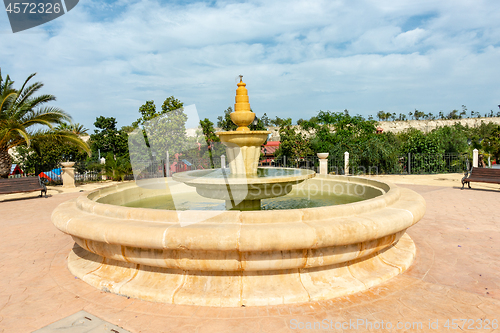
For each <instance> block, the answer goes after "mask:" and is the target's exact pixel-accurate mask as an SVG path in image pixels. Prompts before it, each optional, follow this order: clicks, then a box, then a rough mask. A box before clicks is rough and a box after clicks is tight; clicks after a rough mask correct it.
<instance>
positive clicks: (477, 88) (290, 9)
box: [0, 0, 500, 129]
mask: <svg viewBox="0 0 500 333" xmlns="http://www.w3.org/2000/svg"><path fill="white" fill-rule="evenodd" d="M0 15H2V16H1V17H0V44H1V45H2V47H0V67H1V69H2V74H3V75H6V74H9V75H10V76H11V78H13V79H14V80H15V81H16V83H17V84H19V85H20V84H21V83H22V81H24V79H25V78H26V77H27V76H28V75H29V74H30V73H33V72H37V73H38V74H37V76H36V77H35V78H36V79H37V80H38V81H42V82H43V83H45V87H44V90H43V92H45V93H51V94H54V95H55V96H56V97H57V101H56V102H55V103H54V105H56V106H58V107H61V108H63V109H64V110H66V111H67V112H69V113H70V114H71V115H72V116H73V118H74V121H75V122H79V123H81V124H84V125H85V126H86V127H87V128H90V129H93V122H94V121H95V118H96V117H98V116H100V115H104V116H112V117H115V118H117V120H118V124H119V126H123V125H129V124H131V123H132V121H134V120H136V119H137V118H138V116H139V113H138V108H139V107H140V106H141V105H142V104H144V103H145V101H147V100H154V101H155V104H156V105H157V108H160V107H161V104H162V103H163V101H164V100H165V98H166V97H168V96H171V95H174V96H175V97H176V98H178V99H180V100H181V101H183V102H184V103H185V104H186V105H190V104H195V105H196V108H197V110H198V113H199V116H200V118H205V117H208V118H210V119H211V120H212V121H215V120H216V118H217V116H218V115H221V114H222V113H223V111H224V110H225V109H226V108H227V107H228V106H232V105H233V103H234V94H235V89H236V85H235V79H236V77H237V76H238V75H239V74H242V75H244V81H245V82H246V83H247V88H248V90H249V94H250V104H251V106H252V109H253V110H254V112H256V113H257V116H260V115H262V114H263V113H267V115H268V116H271V117H274V116H280V117H292V118H293V119H294V121H296V120H297V119H299V118H305V119H306V118H310V117H311V116H313V115H315V114H316V113H317V111H319V110H330V111H342V110H344V109H348V110H349V111H350V112H351V114H361V115H363V116H368V115H370V114H371V115H375V114H376V113H377V111H379V110H384V111H386V112H391V113H392V112H395V113H398V114H399V113H405V114H407V113H408V112H410V111H414V109H418V110H420V111H423V112H426V113H429V112H432V113H434V114H437V113H439V111H443V112H445V113H447V112H449V111H451V110H452V109H461V106H462V105H466V106H467V108H468V109H469V111H470V110H474V111H479V112H481V113H483V114H484V113H485V112H489V111H490V110H494V111H495V113H496V112H497V111H498V107H497V105H498V104H500V84H499V81H500V66H499V60H500V4H499V3H498V1H495V0H490V1H486V0H476V1H469V0H468V1H464V0H453V1H449V0H441V1H435V0H433V1H427V0H420V1H418V0H411V1H410V0H399V1H393V0H357V1H344V0H338V1H336V0H329V1H314V0H308V1H301V0H286V1H282V0H267V1H155V0H146V1H128V0H117V1H97V0H80V3H79V4H78V5H77V6H76V7H75V8H74V9H73V10H71V11H70V12H68V13H67V14H65V15H64V16H62V17H60V18H58V19H56V20H54V21H52V22H50V23H48V24H45V25H42V26H39V27H35V28H32V29H30V30H26V31H24V32H19V33H16V34H13V33H12V32H11V30H10V26H9V23H8V19H7V14H6V13H5V12H4V13H3V14H0Z"/></svg>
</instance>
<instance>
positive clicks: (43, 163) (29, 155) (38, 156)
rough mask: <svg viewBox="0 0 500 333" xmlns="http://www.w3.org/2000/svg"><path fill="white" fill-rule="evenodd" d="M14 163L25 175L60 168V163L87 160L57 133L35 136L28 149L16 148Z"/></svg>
mask: <svg viewBox="0 0 500 333" xmlns="http://www.w3.org/2000/svg"><path fill="white" fill-rule="evenodd" d="M16 152H17V156H16V158H15V162H16V163H18V164H19V165H21V169H23V171H24V172H27V173H35V174H38V173H40V172H42V171H50V170H52V169H54V168H58V167H60V162H64V161H73V162H77V163H78V162H83V161H85V160H86V159H87V157H88V155H87V153H86V152H84V151H81V149H80V148H79V147H78V146H77V145H74V144H71V143H68V142H66V141H65V140H64V139H63V135H61V134H60V132H58V131H54V132H51V133H47V134H46V135H44V136H41V135H40V136H36V137H34V138H32V139H31V145H30V147H27V146H25V145H22V146H18V147H17V148H16Z"/></svg>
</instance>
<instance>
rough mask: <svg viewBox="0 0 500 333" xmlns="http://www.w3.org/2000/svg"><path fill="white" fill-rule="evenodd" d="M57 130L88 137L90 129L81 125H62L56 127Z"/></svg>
mask: <svg viewBox="0 0 500 333" xmlns="http://www.w3.org/2000/svg"><path fill="white" fill-rule="evenodd" d="M56 129H57V130H61V131H69V132H73V133H75V134H76V135H88V133H87V131H88V130H89V129H88V128H85V126H84V125H82V124H80V123H74V124H73V123H69V124H68V123H62V124H60V125H59V126H57V127H56Z"/></svg>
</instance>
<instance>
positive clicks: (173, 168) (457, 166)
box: [14, 154, 471, 185]
mask: <svg viewBox="0 0 500 333" xmlns="http://www.w3.org/2000/svg"><path fill="white" fill-rule="evenodd" d="M352 161H355V159H352V160H351V162H350V166H349V174H354V175H365V174H433V173H462V172H465V171H466V170H469V169H470V166H471V163H470V161H469V159H468V156H467V155H466V154H462V155H461V154H435V155H428V154H408V155H405V156H401V157H399V159H398V161H397V163H395V164H394V165H393V166H392V167H390V168H389V171H383V172H382V171H381V170H382V168H381V167H380V166H378V165H356V164H354V163H352ZM225 164H226V167H227V166H228V162H227V160H226V162H225ZM212 165H213V167H214V168H220V167H221V158H220V156H216V157H214V158H213V159H212V161H210V159H209V158H195V159H193V158H191V159H180V160H175V161H167V160H155V161H144V162H143V168H141V170H139V171H140V172H136V176H137V177H138V179H141V178H156V177H169V176H172V175H173V174H174V173H177V172H183V171H190V170H203V169H211V168H212ZM259 166H260V167H282V168H298V169H310V170H314V171H316V172H318V171H319V158H318V157H317V156H306V157H301V158H290V157H287V156H280V157H276V158H269V157H266V158H264V157H262V158H261V159H260V161H259ZM385 169H387V166H385ZM328 173H329V174H336V175H343V174H345V170H344V159H343V158H334V157H329V158H328ZM25 176H26V175H25V174H19V175H15V176H14V177H25ZM107 179H108V177H107V176H106V173H105V171H104V165H102V164H98V163H95V162H93V163H84V162H83V163H78V164H75V183H78V184H81V183H88V182H98V181H103V180H107ZM133 179H134V175H133V174H129V175H126V176H125V180H133ZM44 182H45V183H46V184H48V185H61V184H62V179H61V177H60V176H58V177H52V178H50V179H46V178H45V179H44Z"/></svg>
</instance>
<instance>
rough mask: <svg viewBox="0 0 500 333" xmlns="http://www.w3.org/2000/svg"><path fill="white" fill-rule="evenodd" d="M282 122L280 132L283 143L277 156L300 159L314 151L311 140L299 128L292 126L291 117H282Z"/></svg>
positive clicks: (277, 151)
mask: <svg viewBox="0 0 500 333" xmlns="http://www.w3.org/2000/svg"><path fill="white" fill-rule="evenodd" d="M276 118H277V117H276ZM280 123H281V127H280V129H279V133H280V141H281V143H280V146H279V148H278V149H277V150H276V153H275V155H276V156H283V155H285V156H287V157H288V158H292V159H294V160H298V159H300V158H301V157H305V156H308V155H311V154H312V153H313V151H312V149H311V146H310V142H309V140H308V139H307V138H306V137H305V136H304V135H303V134H302V133H300V131H299V130H297V129H296V128H294V127H292V119H291V118H286V119H282V121H281V122H280Z"/></svg>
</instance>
